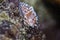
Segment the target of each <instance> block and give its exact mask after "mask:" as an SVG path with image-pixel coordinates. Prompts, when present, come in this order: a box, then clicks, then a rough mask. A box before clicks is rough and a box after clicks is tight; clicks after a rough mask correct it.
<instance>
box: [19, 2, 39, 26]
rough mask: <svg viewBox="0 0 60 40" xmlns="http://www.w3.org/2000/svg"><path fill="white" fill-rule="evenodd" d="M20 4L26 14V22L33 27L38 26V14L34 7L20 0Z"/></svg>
mask: <svg viewBox="0 0 60 40" xmlns="http://www.w3.org/2000/svg"><path fill="white" fill-rule="evenodd" d="M20 6H21V10H22V12H23V15H24V24H27V25H29V26H32V27H34V26H37V25H36V23H37V21H38V16H37V15H36V12H35V11H34V8H33V7H32V6H30V5H28V4H26V3H24V2H20Z"/></svg>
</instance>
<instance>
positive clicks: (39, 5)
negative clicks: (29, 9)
mask: <svg viewBox="0 0 60 40" xmlns="http://www.w3.org/2000/svg"><path fill="white" fill-rule="evenodd" d="M0 2H2V0H0ZM21 2H25V3H27V4H29V5H31V6H33V8H34V10H35V12H36V13H37V15H38V18H39V23H40V29H41V30H43V31H44V33H45V34H46V40H60V34H59V33H60V27H59V25H60V20H59V19H60V15H59V14H60V0H21Z"/></svg>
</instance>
